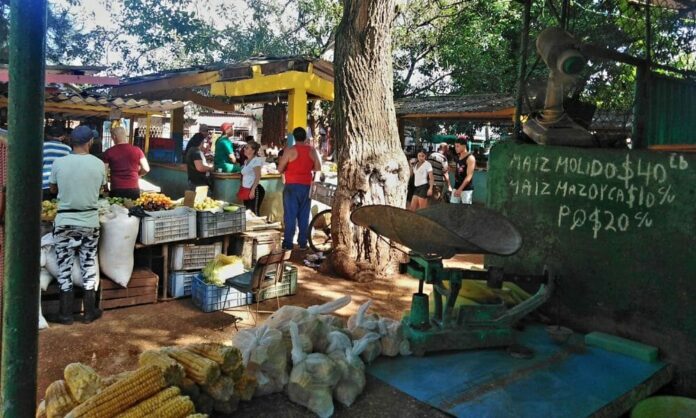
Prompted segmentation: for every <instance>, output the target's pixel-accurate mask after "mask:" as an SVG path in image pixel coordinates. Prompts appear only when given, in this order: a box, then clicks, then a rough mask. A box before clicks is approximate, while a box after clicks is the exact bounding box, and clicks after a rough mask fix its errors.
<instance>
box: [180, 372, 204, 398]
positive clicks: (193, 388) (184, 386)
mask: <svg viewBox="0 0 696 418" xmlns="http://www.w3.org/2000/svg"><path fill="white" fill-rule="evenodd" d="M179 388H180V389H181V394H182V395H184V396H188V397H189V398H191V400H192V401H194V402H195V401H196V399H198V397H199V396H200V395H201V388H200V387H199V386H198V385H197V384H196V382H194V381H193V380H191V379H189V378H188V377H185V378H184V379H183V380H182V381H181V383H179Z"/></svg>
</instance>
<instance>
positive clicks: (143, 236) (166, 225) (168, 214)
mask: <svg viewBox="0 0 696 418" xmlns="http://www.w3.org/2000/svg"><path fill="white" fill-rule="evenodd" d="M146 213H147V214H148V215H150V216H149V217H146V218H143V219H141V220H140V234H139V237H138V238H139V241H140V242H141V243H143V244H145V245H153V244H160V243H163V242H171V241H181V240H186V239H193V238H196V211H195V210H193V209H191V208H176V209H172V210H162V211H158V212H146Z"/></svg>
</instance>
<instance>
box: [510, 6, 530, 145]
mask: <svg viewBox="0 0 696 418" xmlns="http://www.w3.org/2000/svg"><path fill="white" fill-rule="evenodd" d="M532 1H533V0H524V15H523V19H522V41H521V43H520V62H519V68H518V70H517V96H516V98H515V127H514V132H513V136H514V137H515V138H519V137H520V136H521V135H522V121H521V119H520V118H521V117H522V103H523V101H524V95H525V92H526V84H527V80H526V77H527V50H528V49H529V21H530V16H531V13H532Z"/></svg>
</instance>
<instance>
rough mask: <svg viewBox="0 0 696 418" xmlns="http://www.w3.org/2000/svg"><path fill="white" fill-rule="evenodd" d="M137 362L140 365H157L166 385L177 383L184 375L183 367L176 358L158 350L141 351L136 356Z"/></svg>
mask: <svg viewBox="0 0 696 418" xmlns="http://www.w3.org/2000/svg"><path fill="white" fill-rule="evenodd" d="M138 364H139V365H140V367H142V366H146V365H148V364H152V365H153V366H157V367H159V368H160V370H162V373H163V374H164V379H165V380H166V381H167V384H168V385H173V386H177V385H179V384H180V383H181V381H182V380H183V379H184V377H185V375H186V374H185V372H184V368H183V367H181V365H180V364H179V363H177V362H176V360H174V359H173V358H171V357H169V356H168V355H166V354H164V353H161V352H159V351H154V350H148V351H144V352H142V353H141V354H140V357H139V358H138Z"/></svg>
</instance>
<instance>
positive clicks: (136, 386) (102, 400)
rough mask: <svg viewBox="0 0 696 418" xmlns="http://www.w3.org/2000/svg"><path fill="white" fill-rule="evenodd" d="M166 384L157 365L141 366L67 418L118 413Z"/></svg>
mask: <svg viewBox="0 0 696 418" xmlns="http://www.w3.org/2000/svg"><path fill="white" fill-rule="evenodd" d="M165 386H166V382H165V380H164V375H163V374H162V371H161V370H160V369H159V368H158V367H157V366H146V367H141V368H139V369H138V370H136V371H134V372H133V373H132V374H131V375H130V376H128V377H126V378H124V379H122V380H119V381H118V382H116V383H114V384H113V385H111V386H109V387H107V388H105V389H104V390H102V391H101V392H99V393H98V394H97V395H95V396H93V397H91V398H89V399H88V400H87V401H86V402H85V403H83V404H81V405H80V406H78V407H77V408H75V409H73V410H72V411H71V412H70V413H69V414H68V415H67V416H66V417H67V418H103V417H111V416H114V415H118V414H119V413H121V412H123V411H125V410H126V409H128V408H130V407H131V406H133V405H135V404H137V403H138V402H140V401H142V400H143V399H147V398H149V397H150V396H152V395H154V394H155V393H157V392H159V391H160V390H161V389H162V388H164V387H165Z"/></svg>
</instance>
